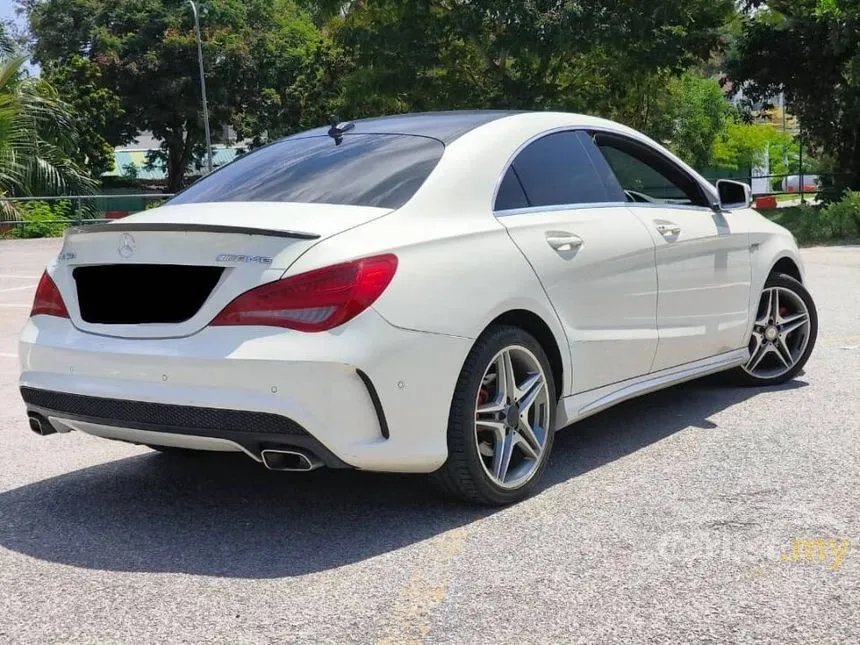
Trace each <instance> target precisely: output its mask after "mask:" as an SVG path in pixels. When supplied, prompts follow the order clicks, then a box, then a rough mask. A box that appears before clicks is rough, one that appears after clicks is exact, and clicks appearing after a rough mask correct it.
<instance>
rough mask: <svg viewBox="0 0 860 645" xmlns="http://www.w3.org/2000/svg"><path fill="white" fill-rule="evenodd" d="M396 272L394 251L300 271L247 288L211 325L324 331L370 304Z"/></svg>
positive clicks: (341, 322) (353, 316) (345, 320)
mask: <svg viewBox="0 0 860 645" xmlns="http://www.w3.org/2000/svg"><path fill="white" fill-rule="evenodd" d="M395 271H397V256H395V255H391V254H387V255H377V256H374V257H370V258H364V259H361V260H355V261H353V262H345V263H344V264H336V265H333V266H330V267H325V268H322V269H316V270H314V271H308V272H307V273H301V274H299V275H296V276H293V277H291V278H286V279H284V280H277V281H275V282H270V283H268V284H264V285H263V286H261V287H257V288H256V289H252V290H251V291H246V292H245V293H243V294H242V295H241V296H239V297H238V298H236V299H235V300H234V301H233V302H231V303H230V304H229V305H227V307H225V308H224V310H223V311H222V312H221V313H220V314H218V316H216V317H215V320H213V321H212V323H211V324H212V325H264V326H274V327H286V328H288V329H296V330H298V331H307V332H318V331H326V330H329V329H332V328H334V327H337V326H338V325H342V324H343V323H345V322H347V321H349V320H352V319H353V318H355V317H356V316H357V315H358V314H360V313H361V312H362V311H364V310H365V309H367V308H368V307H369V306H370V305H372V304H373V302H374V301H375V300H376V299H377V298H379V296H380V295H382V292H383V291H385V288H386V287H387V286H388V285H389V283H390V282H391V280H392V278H393V277H394V273H395Z"/></svg>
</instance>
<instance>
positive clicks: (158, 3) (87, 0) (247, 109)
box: [20, 0, 332, 191]
mask: <svg viewBox="0 0 860 645" xmlns="http://www.w3.org/2000/svg"><path fill="white" fill-rule="evenodd" d="M20 4H22V6H23V7H24V9H25V10H26V12H27V14H28V18H29V24H30V29H31V32H32V34H33V39H34V40H33V55H34V59H35V60H36V61H37V62H39V63H40V64H41V65H42V67H43V69H45V70H46V73H47V75H48V76H49V77H55V76H56V77H58V78H61V79H63V81H64V83H63V87H64V88H65V89H66V90H67V91H69V93H70V95H71V96H72V97H73V98H72V99H71V100H72V103H73V104H74V105H75V106H76V107H77V108H78V110H79V112H80V114H81V116H82V117H83V118H86V116H87V115H88V114H91V113H92V112H93V111H94V110H95V111H97V110H101V109H104V108H105V106H106V105H107V104H109V103H111V102H113V101H114V99H118V100H119V103H120V105H121V111H120V110H112V112H111V116H110V119H109V122H105V123H101V122H94V128H95V129H96V130H98V132H99V134H100V137H101V140H100V141H99V140H97V141H96V142H95V144H96V145H97V146H98V147H100V148H101V149H104V143H105V142H106V143H107V144H110V145H115V144H116V143H118V142H121V141H122V140H124V139H127V138H128V137H132V136H134V135H136V134H137V133H139V132H141V131H144V130H149V131H151V132H152V133H153V135H154V136H155V137H156V138H158V139H159V140H160V141H162V146H161V150H160V151H159V152H158V154H157V155H156V157H157V159H155V160H154V161H158V162H161V163H163V164H164V165H165V166H166V169H167V188H168V190H171V191H174V190H177V189H179V188H180V187H181V185H182V183H183V178H184V175H185V173H186V170H187V169H188V168H189V166H190V165H191V164H192V163H193V162H195V161H197V162H199V160H200V159H201V157H202V154H203V146H204V136H203V131H204V129H203V119H202V109H201V100H200V85H199V78H198V71H197V70H198V68H197V49H196V41H195V37H194V31H193V19H192V14H191V11H190V8H189V6H188V4H187V3H186V2H180V1H179V0H24V1H23V2H21V3H20ZM200 10H201V14H202V15H201V30H202V39H203V55H204V62H205V67H206V81H207V82H206V86H207V93H208V98H209V108H210V123H211V126H212V132H213V135H214V136H215V137H217V136H218V134H219V132H220V129H221V126H223V125H227V124H231V125H233V126H234V127H236V130H237V135H238V136H239V137H248V138H252V139H256V140H257V141H262V140H263V139H264V138H265V137H266V134H267V133H268V134H269V135H272V134H279V133H282V132H288V131H292V130H295V129H297V128H298V127H300V126H301V125H303V124H305V123H307V122H309V121H310V120H311V117H310V116H309V114H312V115H313V118H319V116H320V115H321V114H324V113H325V107H326V106H324V105H307V104H306V103H303V102H302V101H300V100H297V97H296V95H295V93H294V92H293V91H292V88H293V86H294V84H295V83H296V82H297V81H298V80H299V79H304V82H305V83H306V84H311V83H312V82H314V81H327V80H328V78H329V76H327V75H326V74H324V73H320V71H319V70H318V69H314V68H312V65H313V64H314V63H315V62H316V63H319V61H323V62H328V61H330V60H332V57H331V56H328V54H327V53H326V48H327V47H328V46H329V44H328V41H327V40H326V39H325V37H324V36H323V35H322V34H321V33H320V31H319V29H318V28H317V27H316V26H315V25H314V23H313V21H312V20H311V18H310V17H309V16H308V15H307V14H306V13H304V12H303V11H301V10H299V9H298V8H297V6H296V5H295V4H294V3H293V2H292V0H245V1H243V0H202V1H201V2H200ZM82 61H83V62H82ZM80 77H83V78H84V82H82V83H80V84H79V83H77V82H76V79H78V78H80ZM314 90H315V91H316V92H317V93H318V95H320V96H321V97H323V99H324V97H325V96H327V95H328V93H327V92H326V91H324V90H318V89H316V88H314ZM323 99H321V100H323ZM316 123H319V121H317V122H316ZM316 123H315V124H316ZM87 155H88V159H94V160H95V159H98V150H96V151H88V152H87Z"/></svg>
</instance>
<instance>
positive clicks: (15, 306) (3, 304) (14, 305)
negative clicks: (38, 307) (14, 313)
mask: <svg viewBox="0 0 860 645" xmlns="http://www.w3.org/2000/svg"><path fill="white" fill-rule="evenodd" d="M32 306H33V305H25V304H18V303H15V302H0V307H11V308H13V309H19V308H20V309H29V308H30V307H32Z"/></svg>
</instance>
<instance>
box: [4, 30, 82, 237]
mask: <svg viewBox="0 0 860 645" xmlns="http://www.w3.org/2000/svg"><path fill="white" fill-rule="evenodd" d="M25 62H26V57H24V56H21V55H20V54H16V53H15V52H13V51H12V50H11V49H10V48H9V47H3V43H0V197H23V196H47V195H80V194H87V193H91V192H92V191H93V189H94V188H95V185H96V182H95V181H94V180H93V179H92V177H90V176H89V174H87V172H86V171H85V170H84V169H83V168H81V167H80V166H79V165H78V164H76V163H75V162H74V161H72V159H71V158H70V156H69V154H68V151H70V150H74V147H75V145H76V138H77V132H76V130H75V126H74V119H73V117H72V115H71V113H70V110H69V107H68V106H67V105H66V104H65V103H64V102H63V101H62V99H60V97H59V96H58V95H57V92H56V90H55V89H54V88H53V87H51V85H50V84H48V83H47V82H46V81H44V80H43V79H40V78H37V77H30V76H27V75H25V74H24V73H23V72H22V67H23V65H24V63H25ZM4 219H6V220H9V219H19V211H18V208H17V207H16V205H15V203H14V202H13V201H6V200H0V220H4Z"/></svg>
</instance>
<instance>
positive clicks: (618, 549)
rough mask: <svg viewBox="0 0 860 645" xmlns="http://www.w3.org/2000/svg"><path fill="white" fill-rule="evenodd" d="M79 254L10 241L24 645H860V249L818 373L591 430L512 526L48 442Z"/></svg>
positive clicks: (407, 490) (11, 450)
mask: <svg viewBox="0 0 860 645" xmlns="http://www.w3.org/2000/svg"><path fill="white" fill-rule="evenodd" d="M59 247H60V241H59V240H34V241H27V240H22V241H6V242H4V241H0V447H2V450H0V642H2V643H53V642H64V643H68V642H71V643H132V642H133V643H161V642H170V643H184V642H188V643H269V642H299V641H300V642H318V643H323V642H324V643H348V642H357V643H380V642H382V643H406V642H415V643H419V642H427V643H502V642H510V643H562V642H563V643H573V642H582V643H595V642H603V643H606V642H640V643H644V642H650V643H664V642H666V643H668V642H690V643H692V642H741V641H743V642H749V641H760V642H775V643H795V642H797V643H801V642H802V643H810V642H815V643H851V642H853V643H856V642H860V442H858V434H860V248H858V247H853V248H849V247H831V248H814V249H807V250H804V251H803V256H804V258H805V261H806V264H807V272H808V276H807V284H808V286H809V288H810V290H811V291H812V294H813V296H814V298H815V299H816V301H817V304H818V309H819V316H820V329H819V341H818V346H817V348H816V350H815V352H814V353H813V355H812V359H811V360H810V362H809V364H808V366H807V368H806V371H805V373H804V374H803V375H802V376H801V377H799V378H798V379H796V380H795V381H793V382H790V383H788V384H786V385H784V386H782V387H778V388H775V389H769V390H757V389H742V388H735V387H728V386H726V385H724V384H723V383H721V382H720V381H719V379H708V380H706V381H699V382H694V383H690V384H687V385H684V386H680V387H675V388H672V389H670V390H666V391H663V392H660V393H657V394H654V395H650V396H646V397H643V398H640V399H638V400H635V401H631V402H628V403H625V404H622V405H621V406H619V407H616V408H614V409H612V410H610V411H608V412H605V413H603V414H600V415H597V416H595V417H592V418H590V419H588V420H586V421H583V422H582V423H580V424H577V425H575V426H573V427H571V428H569V429H567V430H566V431H564V432H562V433H561V434H559V436H558V437H557V440H556V444H555V449H554V454H553V457H552V461H551V463H550V466H549V468H548V470H547V472H546V476H545V486H544V487H543V488H542V490H541V491H540V493H539V494H537V495H536V496H535V497H533V498H531V499H529V500H527V501H525V502H523V503H521V504H518V505H516V506H512V507H509V508H505V509H501V510H496V511H493V510H488V509H478V508H473V507H469V506H465V505H462V504H457V503H452V502H450V501H448V500H445V499H442V498H440V497H439V496H438V495H437V493H435V492H434V491H433V490H432V489H431V488H430V487H429V486H428V484H427V481H426V480H425V479H424V478H418V477H405V476H383V475H373V474H367V473H357V472H339V471H325V470H322V471H316V472H313V473H310V474H286V473H270V472H268V471H266V470H264V469H262V467H261V466H259V465H258V464H255V463H254V462H252V461H251V460H249V459H247V458H245V457H242V456H232V455H230V456H211V457H201V458H184V459H183V458H177V457H168V456H165V455H160V454H157V453H155V452H152V451H151V450H149V449H147V448H142V447H136V446H131V445H125V444H121V443H115V442H110V441H105V440H101V439H96V438H92V437H88V436H86V435H82V434H78V433H72V434H67V435H53V436H50V437H44V438H42V437H38V436H36V435H34V434H33V433H31V432H30V431H29V430H28V427H27V423H26V417H25V414H24V405H23V403H22V402H21V400H20V397H19V395H18V390H17V377H18V365H17V359H16V353H17V347H16V340H17V335H18V332H19V330H20V328H21V326H22V325H23V324H24V321H25V319H26V317H27V314H28V312H29V304H30V302H31V299H32V295H33V291H34V288H35V285H36V283H37V281H38V277H39V275H40V273H41V271H42V268H43V266H44V265H45V264H46V262H48V261H49V259H50V258H51V257H52V256H53V255H54V254H55V253H56V252H57V251H58V249H59ZM799 540H812V542H808V543H807V542H801V541H799ZM817 540H822V541H823V542H816V541H817ZM822 553H823V557H822ZM807 554H809V555H810V556H811V557H810V558H809V559H808V558H807Z"/></svg>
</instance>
